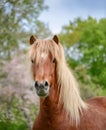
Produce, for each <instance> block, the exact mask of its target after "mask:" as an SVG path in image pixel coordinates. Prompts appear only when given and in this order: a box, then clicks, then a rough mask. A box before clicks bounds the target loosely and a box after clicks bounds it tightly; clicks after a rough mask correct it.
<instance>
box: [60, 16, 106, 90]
mask: <svg viewBox="0 0 106 130" xmlns="http://www.w3.org/2000/svg"><path fill="white" fill-rule="evenodd" d="M60 40H61V41H62V43H63V44H65V45H66V47H67V48H69V49H70V48H73V50H74V51H73V52H74V55H72V53H73V52H72V51H71V52H70V53H69V54H68V55H69V56H68V57H69V59H68V61H69V64H70V63H71V64H70V66H71V67H72V68H74V69H75V68H76V67H78V66H83V67H84V68H85V69H86V71H87V75H89V76H90V77H91V79H90V80H91V82H92V83H94V84H95V85H92V84H89V83H88V84H89V85H91V86H95V87H96V86H101V88H102V87H106V18H102V19H100V20H96V19H94V18H92V17H90V16H89V17H88V19H86V20H83V19H81V18H77V19H75V20H74V21H73V22H70V23H69V25H66V26H64V27H63V28H62V31H61V33H60ZM75 50H77V53H76V55H75ZM79 55H81V56H80V57H79ZM76 56H77V58H76ZM80 73H82V71H81V72H80ZM84 76H85V74H84ZM85 77H86V76H85ZM80 80H81V81H82V82H83V83H84V81H83V80H82V79H80ZM96 88H97V87H96Z"/></svg>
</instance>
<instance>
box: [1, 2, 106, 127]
mask: <svg viewBox="0 0 106 130" xmlns="http://www.w3.org/2000/svg"><path fill="white" fill-rule="evenodd" d="M105 5H106V0H74V1H73V0H58V1H57V0H0V130H31V127H32V125H33V122H34V119H35V117H36V114H37V112H38V110H39V99H38V97H37V96H36V94H35V90H34V87H33V81H32V79H31V75H30V71H29V70H30V69H29V63H28V62H29V61H28V54H27V52H28V49H29V47H30V45H29V38H30V36H31V35H32V34H33V35H35V36H36V37H38V38H48V37H52V36H53V35H54V34H57V35H58V36H59V39H60V42H61V43H62V45H63V46H64V50H65V55H66V60H67V62H68V64H69V67H70V68H72V70H73V72H74V75H75V77H76V78H77V81H78V82H79V86H80V90H81V96H82V98H83V99H87V98H91V97H93V96H100V95H101V96H105V95H106V8H105Z"/></svg>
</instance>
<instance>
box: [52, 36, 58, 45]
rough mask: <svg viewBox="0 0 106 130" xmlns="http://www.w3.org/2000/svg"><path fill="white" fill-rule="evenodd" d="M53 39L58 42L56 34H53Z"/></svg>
mask: <svg viewBox="0 0 106 130" xmlns="http://www.w3.org/2000/svg"><path fill="white" fill-rule="evenodd" d="M53 41H55V42H56V43H57V44H58V43H59V39H58V36H57V35H54V36H53Z"/></svg>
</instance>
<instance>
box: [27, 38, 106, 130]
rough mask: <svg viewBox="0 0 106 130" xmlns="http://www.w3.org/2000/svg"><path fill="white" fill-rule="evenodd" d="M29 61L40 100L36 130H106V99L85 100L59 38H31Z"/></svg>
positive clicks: (35, 123)
mask: <svg viewBox="0 0 106 130" xmlns="http://www.w3.org/2000/svg"><path fill="white" fill-rule="evenodd" d="M29 42H30V49H29V60H30V63H31V72H32V77H33V80H34V87H35V91H36V93H37V95H38V96H39V99H40V108H39V113H38V115H37V117H36V119H35V122H34V125H33V130H106V97H102V96H101V97H95V98H92V99H88V100H86V101H84V100H83V99H82V98H81V96H80V92H79V86H78V83H77V81H76V78H75V77H74V75H73V72H72V70H70V69H69V67H68V65H67V63H66V60H65V55H64V49H63V46H62V44H61V43H60V41H59V38H58V36H57V35H54V36H53V38H51V39H37V38H35V37H34V36H33V35H32V36H31V37H30V40H29Z"/></svg>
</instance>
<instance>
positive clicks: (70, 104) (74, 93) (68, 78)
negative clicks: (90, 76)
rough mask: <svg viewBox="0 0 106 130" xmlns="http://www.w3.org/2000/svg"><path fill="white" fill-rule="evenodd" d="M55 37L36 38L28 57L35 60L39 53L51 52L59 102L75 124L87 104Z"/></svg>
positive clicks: (37, 58)
mask: <svg viewBox="0 0 106 130" xmlns="http://www.w3.org/2000/svg"><path fill="white" fill-rule="evenodd" d="M55 39H56V36H55ZM55 39H53V40H39V39H37V40H36V41H35V42H34V44H33V45H32V46H31V48H30V51H29V57H30V59H36V62H37V61H38V60H39V56H40V54H41V53H42V52H45V53H47V54H48V53H51V54H52V57H54V58H55V59H56V61H57V66H56V74H57V82H58V87H59V90H60V91H59V103H60V104H63V107H64V110H65V111H66V113H67V115H68V117H70V119H71V120H72V122H73V123H75V124H76V125H77V124H78V123H79V121H80V113H81V112H82V110H83V109H86V108H87V105H86V104H85V102H84V101H83V100H82V99H81V97H80V93H79V89H78V84H77V82H76V79H75V78H74V76H73V74H72V72H71V71H70V70H69V67H68V65H67V64H66V60H65V55H64V49H63V47H62V45H61V44H60V43H59V42H58V40H55ZM56 43H57V44H56Z"/></svg>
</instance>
